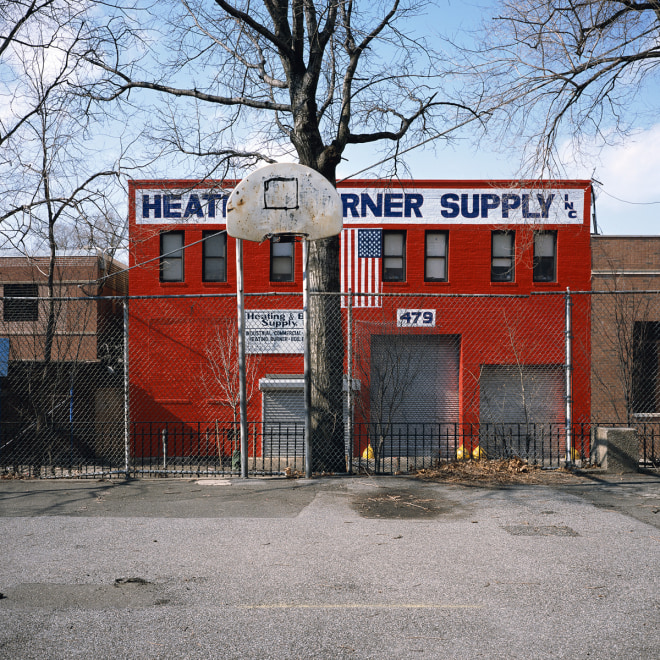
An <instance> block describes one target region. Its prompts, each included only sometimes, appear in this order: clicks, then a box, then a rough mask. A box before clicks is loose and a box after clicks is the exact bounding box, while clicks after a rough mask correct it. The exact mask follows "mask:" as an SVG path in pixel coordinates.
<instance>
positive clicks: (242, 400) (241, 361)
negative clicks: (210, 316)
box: [232, 238, 248, 479]
mask: <svg viewBox="0 0 660 660" xmlns="http://www.w3.org/2000/svg"><path fill="white" fill-rule="evenodd" d="M236 293H237V295H236V304H237V306H238V310H237V311H238V314H237V319H238V397H239V411H240V412H239V415H240V426H241V477H242V478H243V479H247V476H248V428H247V400H246V399H247V395H246V387H245V305H244V295H243V239H242V238H237V239H236ZM232 458H233V457H232Z"/></svg>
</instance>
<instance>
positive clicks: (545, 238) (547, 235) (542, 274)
mask: <svg viewBox="0 0 660 660" xmlns="http://www.w3.org/2000/svg"><path fill="white" fill-rule="evenodd" d="M534 281H535V282H556V281H557V232H556V231H537V232H534Z"/></svg>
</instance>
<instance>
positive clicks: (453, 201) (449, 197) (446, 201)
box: [440, 193, 459, 218]
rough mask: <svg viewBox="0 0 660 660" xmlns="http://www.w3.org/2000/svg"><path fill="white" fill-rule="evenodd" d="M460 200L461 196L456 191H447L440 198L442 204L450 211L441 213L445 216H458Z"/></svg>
mask: <svg viewBox="0 0 660 660" xmlns="http://www.w3.org/2000/svg"><path fill="white" fill-rule="evenodd" d="M458 200H459V197H458V195H457V194H456V193H447V194H445V195H443V196H442V197H441V198H440V206H442V208H443V209H449V210H448V211H441V212H440V215H441V216H442V217H443V218H456V217H458V212H459V208H458Z"/></svg>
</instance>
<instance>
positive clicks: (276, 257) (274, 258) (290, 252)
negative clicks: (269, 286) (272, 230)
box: [270, 236, 296, 282]
mask: <svg viewBox="0 0 660 660" xmlns="http://www.w3.org/2000/svg"><path fill="white" fill-rule="evenodd" d="M294 241H295V239H294V238H293V237H292V236H280V237H279V238H278V239H273V238H271V239H270V281H271V282H293V281H294V264H295V245H296V244H295V242H294Z"/></svg>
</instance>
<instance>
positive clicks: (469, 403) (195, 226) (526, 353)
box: [129, 180, 591, 453]
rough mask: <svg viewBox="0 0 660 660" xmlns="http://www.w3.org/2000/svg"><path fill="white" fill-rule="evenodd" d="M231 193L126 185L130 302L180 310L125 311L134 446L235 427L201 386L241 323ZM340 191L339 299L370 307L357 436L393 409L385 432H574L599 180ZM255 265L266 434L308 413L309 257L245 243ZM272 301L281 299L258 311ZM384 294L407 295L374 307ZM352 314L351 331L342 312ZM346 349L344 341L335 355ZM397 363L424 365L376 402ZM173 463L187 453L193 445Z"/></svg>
mask: <svg viewBox="0 0 660 660" xmlns="http://www.w3.org/2000/svg"><path fill="white" fill-rule="evenodd" d="M231 187H232V182H225V183H224V184H223V183H221V182H215V181H203V182H196V181H179V180H172V181H133V182H131V183H130V201H129V213H130V240H131V255H130V259H131V266H137V265H141V266H140V267H137V268H134V269H133V270H131V275H130V292H131V295H132V296H152V295H172V296H178V297H177V298H170V299H168V300H166V301H159V302H156V301H146V300H145V301H144V302H143V303H142V304H140V305H138V304H136V305H132V308H131V309H132V311H131V319H130V323H131V332H130V364H131V369H130V377H131V382H132V392H131V397H132V398H131V410H132V419H133V422H134V425H135V429H136V433H138V434H139V433H142V434H146V435H149V436H153V434H154V432H155V431H154V429H157V428H160V427H159V424H161V425H162V423H164V422H177V423H178V422H180V423H181V424H182V425H184V426H185V429H186V430H185V432H183V431H182V435H185V434H186V433H187V434H188V437H189V438H191V440H190V442H193V440H192V438H193V436H195V434H196V435H197V440H194V441H195V442H198V441H199V436H200V435H204V434H206V436H207V438H208V435H209V432H210V431H209V429H213V426H214V425H215V426H217V424H218V422H222V423H226V422H228V421H231V420H232V415H233V413H232V411H231V406H230V405H228V401H229V399H231V398H232V395H231V393H228V392H227V388H226V387H225V388H224V389H223V390H222V391H221V392H220V391H218V392H216V394H214V393H213V392H212V391H211V390H210V389H209V387H207V386H206V385H205V384H207V383H208V382H209V380H212V378H211V372H213V371H214V368H215V367H214V366H213V365H209V351H208V347H209V346H210V345H211V343H212V342H213V339H214V337H216V338H217V337H219V331H218V329H219V328H223V327H224V328H225V330H223V332H226V328H227V325H226V323H225V325H224V326H223V325H222V323H219V320H222V319H224V318H227V319H230V318H232V317H233V316H234V315H235V309H236V307H235V305H236V302H235V298H234V297H232V295H231V294H234V293H235V291H236V261H235V256H234V255H235V242H234V240H233V239H232V238H230V237H227V235H226V233H223V230H224V229H225V224H224V222H225V217H226V203H227V198H228V195H229V193H230V191H231ZM338 192H339V193H340V195H341V198H342V204H343V211H344V229H343V231H342V234H341V264H340V268H341V287H342V291H343V292H348V291H349V289H350V291H351V292H353V293H356V294H357V293H363V294H365V295H361V296H355V297H354V298H353V299H352V305H351V308H352V311H351V314H352V316H351V324H352V328H353V330H352V333H353V334H352V345H353V349H354V351H355V358H354V360H353V361H352V362H351V373H352V378H353V379H354V381H353V389H354V390H355V392H356V397H357V399H359V402H360V404H361V407H360V406H357V407H356V413H355V415H356V416H355V421H356V423H359V422H369V423H371V422H373V421H374V416H381V417H382V414H381V413H382V411H385V410H387V411H390V412H391V410H392V409H393V408H397V410H398V411H399V413H397V414H398V415H399V416H398V418H397V419H396V420H390V421H393V422H395V423H397V424H399V425H402V424H405V425H407V426H408V427H409V426H410V424H413V423H429V424H433V423H442V424H446V425H454V426H455V427H456V426H460V427H461V428H462V429H463V432H464V429H465V428H467V427H470V428H473V429H474V428H477V429H478V428H479V426H480V425H481V427H482V428H483V427H484V426H485V425H486V424H492V423H504V422H510V423H517V424H520V423H521V422H530V421H533V422H534V423H537V422H538V423H541V422H543V423H545V422H548V423H553V424H558V425H560V424H563V422H564V420H565V416H566V405H565V402H566V399H565V393H566V386H565V383H566V379H565V373H566V372H565V368H564V365H565V322H566V313H565V309H566V307H565V296H564V293H565V292H566V290H567V289H571V290H574V291H588V290H590V287H591V257H590V214H591V186H590V182H589V181H543V182H538V181H537V182H531V181H524V182H520V181H429V180H424V181H397V182H393V181H377V180H357V181H350V182H345V183H342V184H340V186H339V190H338ZM244 262H245V291H246V294H248V298H247V302H246V309H247V312H248V323H247V326H248V334H249V337H248V353H249V354H250V356H252V357H251V358H250V359H251V362H250V359H249V360H248V362H249V364H248V372H249V373H250V383H249V387H251V393H252V394H251V398H250V406H249V412H248V419H249V420H250V421H254V422H259V423H263V424H264V428H266V426H267V425H268V424H272V423H274V422H276V421H277V422H283V421H290V420H288V419H286V418H287V415H288V416H292V417H295V418H296V419H298V418H299V417H298V416H299V414H300V410H301V407H300V406H301V403H302V398H301V397H302V373H303V364H302V344H301V342H299V340H298V338H301V337H302V335H301V332H300V330H301V327H300V319H299V318H298V317H299V311H300V309H301V307H302V304H301V299H300V292H301V289H302V249H301V246H300V244H299V243H295V242H291V241H289V240H283V241H280V242H276V241H274V240H271V241H264V242H263V243H261V244H256V243H245V244H244ZM263 292H276V293H277V294H278V296H273V297H272V298H269V299H262V298H255V299H251V298H250V296H249V294H256V293H263ZM381 293H382V294H401V296H400V297H397V296H385V297H382V296H376V295H368V294H381ZM204 294H213V295H214V296H216V297H213V298H210V297H206V298H205V297H202V296H203V295H204ZM218 294H227V297H226V298H218V297H217V295H218ZM285 294H291V295H290V296H287V295H285ZM439 294H442V295H439ZM553 294H554V295H553ZM583 298H586V297H583ZM342 310H343V314H344V317H345V318H344V321H345V323H346V322H347V318H346V317H347V314H348V304H347V299H346V298H344V299H343V300H342ZM251 322H252V323H253V326H252V330H253V331H254V332H252V335H250V331H251V325H250V324H251ZM590 323H591V316H590V312H589V304H588V301H585V302H583V303H580V304H574V305H573V308H572V334H573V340H574V345H575V346H579V348H580V350H578V351H574V355H573V365H572V373H573V374H574V377H573V380H572V393H571V397H572V407H571V413H572V419H573V421H581V422H589V421H590V396H591V394H590V378H589V373H590ZM257 324H258V326H259V327H260V328H261V330H260V331H259V332H260V333H261V334H259V333H258V332H256V330H255V328H256V326H257ZM282 324H284V325H282ZM220 334H221V333H220ZM346 340H347V337H346V329H345V330H344V337H342V338H338V341H344V342H345V343H346ZM228 342H229V340H228V339H227V337H225V339H224V342H223V343H224V345H225V347H227V344H228ZM260 342H261V343H260ZM394 353H396V360H397V364H399V365H400V364H402V362H406V363H410V364H413V363H414V365H415V369H414V373H413V372H412V371H409V373H408V374H407V376H405V377H403V380H402V381H401V382H400V383H399V390H400V391H399V393H398V394H396V395H393V394H391V393H390V394H386V393H384V390H383V388H382V387H380V385H382V384H383V378H384V374H385V373H386V372H388V370H389V367H388V360H390V359H391V358H392V355H393V354H394ZM221 361H222V360H216V362H217V363H218V364H219V363H220V362H221ZM215 366H217V365H215ZM389 371H391V370H389ZM344 373H345V374H347V373H348V364H347V363H346V364H345V365H344ZM579 375H584V377H583V378H581V377H576V376H579ZM285 376H286V378H285ZM406 378H407V379H408V381H409V382H404V381H405V380H406ZM216 381H217V373H216ZM379 388H380V389H379ZM379 397H380V399H379ZM393 397H395V398H396V401H395V400H394V398H393ZM395 404H396V405H395ZM379 410H380V411H381V412H379ZM388 414H389V412H388ZM234 419H235V417H234ZM184 426H182V427H181V428H182V429H183V428H184ZM439 432H440V431H438V433H439ZM388 433H389V434H390V435H391V433H392V427H391V425H390V427H389V430H388ZM260 443H261V441H257V442H255V445H254V446H255V451H261V449H262V446H261V444H260ZM364 444H365V441H361V444H360V447H359V450H360V451H361V449H362V445H364ZM176 451H177V452H183V453H186V452H187V451H188V450H187V449H186V440H185V439H183V438H182V440H181V444H180V445H179V448H178V449H177V450H176ZM391 451H392V453H396V452H395V450H394V449H392V450H391Z"/></svg>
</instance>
